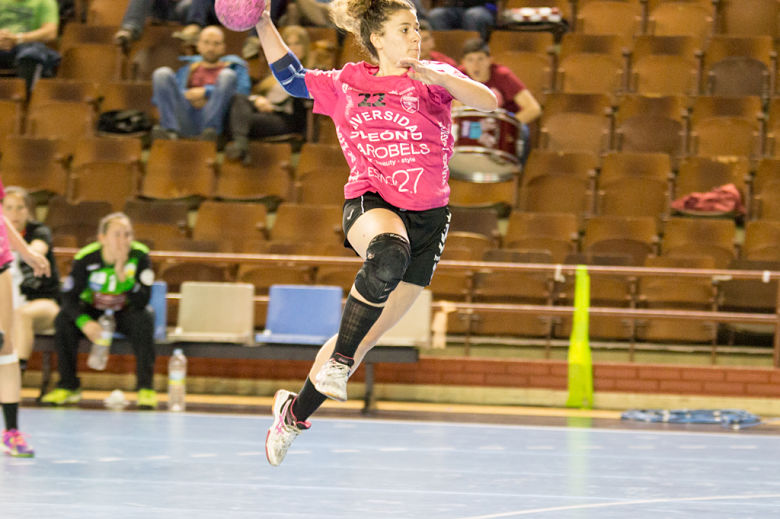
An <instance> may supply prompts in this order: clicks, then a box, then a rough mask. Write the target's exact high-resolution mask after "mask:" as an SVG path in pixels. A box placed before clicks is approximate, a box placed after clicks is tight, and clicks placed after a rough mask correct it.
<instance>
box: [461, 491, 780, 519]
mask: <svg viewBox="0 0 780 519" xmlns="http://www.w3.org/2000/svg"><path fill="white" fill-rule="evenodd" d="M776 497H780V494H754V495H747V496H702V497H678V498H675V497H670V498H658V499H638V500H636V501H618V502H610V503H592V504H587V505H567V506H553V507H550V508H534V509H533V510H515V511H514V512H501V513H498V514H488V515H473V516H469V517H461V518H460V519H496V518H498V517H516V516H519V515H530V514H543V513H546V512H562V511H564V510H586V509H591V508H612V507H616V506H631V505H648V504H655V503H684V502H691V501H728V500H733V499H772V498H776Z"/></svg>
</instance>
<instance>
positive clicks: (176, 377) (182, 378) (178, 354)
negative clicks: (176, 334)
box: [168, 348, 187, 411]
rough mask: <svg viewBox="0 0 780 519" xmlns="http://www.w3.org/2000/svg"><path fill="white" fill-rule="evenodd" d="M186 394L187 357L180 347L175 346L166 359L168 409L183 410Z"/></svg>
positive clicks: (185, 405)
mask: <svg viewBox="0 0 780 519" xmlns="http://www.w3.org/2000/svg"><path fill="white" fill-rule="evenodd" d="M186 394H187V357H185V356H184V352H183V351H182V350H181V348H176V349H175V350H173V355H171V358H170V360H169V361H168V410H169V411H184V409H185V408H186V407H187V404H186V402H185V396H186Z"/></svg>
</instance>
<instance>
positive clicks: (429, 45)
mask: <svg viewBox="0 0 780 519" xmlns="http://www.w3.org/2000/svg"><path fill="white" fill-rule="evenodd" d="M420 59H425V60H428V61H440V62H442V63H446V64H447V65H451V66H453V67H455V68H458V63H457V62H456V61H455V60H454V59H452V58H451V57H449V56H447V55H446V54H442V53H441V52H439V51H437V50H436V40H435V39H434V38H433V32H432V29H431V24H430V22H428V21H427V20H420Z"/></svg>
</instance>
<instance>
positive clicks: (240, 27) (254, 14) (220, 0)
mask: <svg viewBox="0 0 780 519" xmlns="http://www.w3.org/2000/svg"><path fill="white" fill-rule="evenodd" d="M214 10H215V11H216V12H217V18H218V19H219V22H220V23H221V24H222V25H224V26H225V27H227V28H228V29H230V30H231V31H237V32H241V31H248V30H249V29H251V28H252V27H254V26H255V25H256V24H257V22H259V21H260V17H261V16H263V11H265V0H216V2H215V3H214Z"/></svg>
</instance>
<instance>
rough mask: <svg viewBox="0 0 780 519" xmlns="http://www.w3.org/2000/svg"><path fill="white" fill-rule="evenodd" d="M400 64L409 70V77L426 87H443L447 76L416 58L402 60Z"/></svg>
mask: <svg viewBox="0 0 780 519" xmlns="http://www.w3.org/2000/svg"><path fill="white" fill-rule="evenodd" d="M398 64H399V65H400V66H402V67H406V68H408V69H409V77H410V78H412V79H416V80H417V81H420V82H421V83H425V84H426V85H443V84H444V78H445V77H446V76H447V75H446V74H444V73H442V72H439V71H438V70H434V69H433V68H431V67H429V66H427V65H425V64H423V63H422V62H421V61H420V60H417V59H414V58H401V59H400V60H399V61H398Z"/></svg>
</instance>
